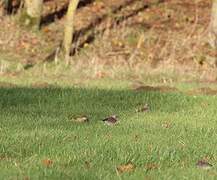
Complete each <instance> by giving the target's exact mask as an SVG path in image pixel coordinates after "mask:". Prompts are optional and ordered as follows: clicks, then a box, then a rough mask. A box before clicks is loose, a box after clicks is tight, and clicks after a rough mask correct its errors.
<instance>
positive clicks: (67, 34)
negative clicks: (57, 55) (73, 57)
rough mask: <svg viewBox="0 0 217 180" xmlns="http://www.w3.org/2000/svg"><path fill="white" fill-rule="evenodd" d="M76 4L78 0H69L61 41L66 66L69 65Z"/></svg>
mask: <svg viewBox="0 0 217 180" xmlns="http://www.w3.org/2000/svg"><path fill="white" fill-rule="evenodd" d="M78 3H79V0H71V1H70V3H69V7H68V10H67V14H66V20H65V27H64V39H63V51H64V55H65V61H66V64H68V63H69V58H70V49H71V44H72V40H73V34H74V16H75V11H76V9H77V6H78Z"/></svg>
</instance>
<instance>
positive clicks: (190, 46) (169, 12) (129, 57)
mask: <svg viewBox="0 0 217 180" xmlns="http://www.w3.org/2000/svg"><path fill="white" fill-rule="evenodd" d="M67 4H68V0H61V1H57V0H47V1H45V3H44V11H43V22H42V28H41V31H40V32H39V33H35V32H29V31H27V30H25V29H22V28H21V27H19V25H17V23H16V22H17V21H16V18H17V16H18V14H15V15H12V16H8V17H5V16H1V17H0V27H1V31H0V54H2V55H4V56H3V57H7V58H6V59H10V61H14V59H16V60H17V61H18V62H20V63H21V64H35V63H36V64H37V63H38V62H43V61H44V60H50V59H51V60H53V59H54V55H56V56H58V61H61V59H62V58H61V55H59V54H56V50H57V48H58V47H59V46H60V45H61V40H62V33H63V32H62V30H63V25H64V14H65V11H66V7H67ZM210 9H211V1H210V0H198V1H195V2H193V1H189V0H164V1H160V0H159V1H157V0H145V1H140V0H112V1H106V0H97V1H82V3H81V5H80V6H79V8H78V10H77V13H76V22H75V30H76V33H75V38H74V43H73V52H74V53H75V54H74V56H75V57H72V64H73V66H75V67H76V68H81V69H87V68H92V67H93V66H94V68H95V67H97V68H98V69H99V70H98V72H96V74H98V75H97V76H101V75H102V74H104V75H102V76H109V74H110V73H111V72H110V69H111V67H112V68H118V67H124V66H126V68H127V69H129V70H130V71H134V73H135V72H137V71H144V70H145V71H150V73H151V72H153V73H155V72H158V71H159V72H161V71H167V69H170V70H171V71H175V72H176V73H178V74H188V73H189V74H191V73H192V74H196V75H198V76H199V77H200V78H199V79H200V80H201V79H205V80H209V81H216V56H217V54H216V51H215V50H213V49H212V48H211V47H210V46H209V44H208V43H207V32H208V25H209V21H210ZM18 69H19V70H20V69H21V70H22V68H18ZM108 69H109V70H108ZM16 70H17V69H16ZM99 74H101V75H99ZM135 74H136V73H135Z"/></svg>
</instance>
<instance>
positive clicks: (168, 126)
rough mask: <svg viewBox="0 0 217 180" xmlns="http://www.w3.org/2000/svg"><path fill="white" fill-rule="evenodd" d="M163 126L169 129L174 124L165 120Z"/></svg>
mask: <svg viewBox="0 0 217 180" xmlns="http://www.w3.org/2000/svg"><path fill="white" fill-rule="evenodd" d="M162 127H163V128H165V129H169V128H171V127H172V124H171V123H169V122H165V123H163V124H162Z"/></svg>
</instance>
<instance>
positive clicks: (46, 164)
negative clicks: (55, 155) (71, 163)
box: [42, 159, 53, 167]
mask: <svg viewBox="0 0 217 180" xmlns="http://www.w3.org/2000/svg"><path fill="white" fill-rule="evenodd" d="M42 164H43V165H44V166H46V167H50V166H52V165H53V161H52V160H51V159H43V160H42Z"/></svg>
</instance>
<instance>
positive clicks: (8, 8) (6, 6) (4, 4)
mask: <svg viewBox="0 0 217 180" xmlns="http://www.w3.org/2000/svg"><path fill="white" fill-rule="evenodd" d="M0 1H1V2H0V7H1V10H0V11H1V12H0V14H2V15H6V14H11V13H12V0H0Z"/></svg>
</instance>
